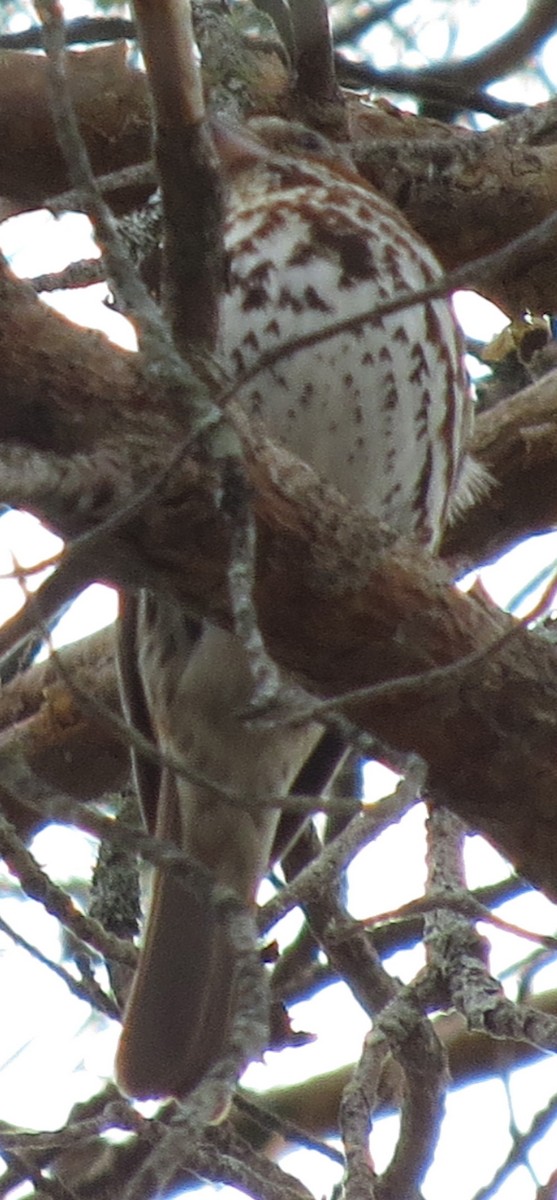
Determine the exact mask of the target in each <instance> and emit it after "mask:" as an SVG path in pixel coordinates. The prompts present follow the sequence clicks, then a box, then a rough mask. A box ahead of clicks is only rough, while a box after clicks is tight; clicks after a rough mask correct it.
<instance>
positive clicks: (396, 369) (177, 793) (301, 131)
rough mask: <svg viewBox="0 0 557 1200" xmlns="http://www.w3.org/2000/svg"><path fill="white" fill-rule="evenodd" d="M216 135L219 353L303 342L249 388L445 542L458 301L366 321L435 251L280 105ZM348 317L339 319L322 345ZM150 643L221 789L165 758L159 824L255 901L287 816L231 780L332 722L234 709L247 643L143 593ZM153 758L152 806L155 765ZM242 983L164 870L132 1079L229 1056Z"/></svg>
mask: <svg viewBox="0 0 557 1200" xmlns="http://www.w3.org/2000/svg"><path fill="white" fill-rule="evenodd" d="M216 142H217V149H218V151H219V154H220V156H221V159H222V163H223V168H224V171H225V174H226V177H227V180H228V184H229V208H228V218H227V224H226V246H227V251H228V255H229V262H230V272H229V287H228V291H227V294H226V296H225V299H224V303H223V312H222V345H221V349H222V356H223V361H224V363H225V365H226V366H227V368H228V370H229V372H230V374H231V375H232V377H238V376H240V375H242V374H243V372H245V371H246V370H248V369H249V368H252V367H254V366H255V365H256V364H257V362H258V360H259V358H260V356H261V355H262V354H264V353H266V352H268V351H269V350H274V349H275V348H278V347H280V346H281V345H283V344H284V343H286V342H289V341H291V340H292V339H293V338H295V337H306V343H305V344H303V345H302V346H300V347H299V348H298V349H297V350H294V351H289V352H288V353H287V354H286V355H285V356H284V357H282V358H279V359H277V360H275V361H274V365H272V366H269V367H268V368H266V369H264V370H262V371H261V372H260V373H259V374H258V375H256V376H253V379H252V381H251V382H249V383H244V384H243V385H242V387H241V389H240V390H239V397H238V398H239V399H240V400H241V402H242V403H243V405H244V406H245V408H246V409H247V411H248V412H249V413H252V414H257V416H258V417H260V418H261V419H262V420H263V422H264V423H265V426H266V428H267V430H268V432H269V434H270V435H271V436H272V437H274V438H275V439H277V440H280V441H281V442H283V443H284V444H285V445H286V446H287V447H288V448H289V449H290V450H292V451H293V452H295V453H296V454H297V455H298V456H299V457H300V458H302V459H305V460H306V461H307V462H308V463H310V464H311V465H312V467H314V468H315V470H317V471H318V472H319V473H320V474H321V475H322V476H323V477H324V478H325V479H327V480H328V481H329V482H331V483H333V484H335V485H336V486H337V487H338V488H339V489H340V490H341V491H342V492H344V494H345V495H346V496H347V497H348V498H349V499H350V500H352V501H354V502H355V503H357V504H359V505H363V506H365V507H366V508H367V509H368V510H369V511H370V512H372V513H373V514H375V515H376V516H377V517H378V518H380V519H381V520H382V521H384V522H386V523H387V524H389V525H391V526H392V527H394V529H396V530H398V531H399V532H401V533H405V534H413V535H415V536H416V538H417V539H419V540H420V541H421V542H423V543H424V544H425V545H428V546H430V547H431V548H433V549H434V548H435V546H436V543H437V542H438V539H439V537H440V534H441V532H442V529H443V526H444V524H445V522H446V520H447V519H448V517H449V515H450V513H451V512H452V511H454V510H455V507H457V506H458V505H459V504H466V503H468V502H470V498H471V495H472V493H473V491H474V481H475V479H476V480H477V481H479V478H480V477H479V471H478V468H476V467H475V466H474V464H471V463H470V461H469V460H468V459H467V458H466V455H465V442H466V439H467V435H468V426H469V398H468V392H467V388H466V384H465V380H464V376H463V369H462V362H461V350H460V342H459V336H458V333H457V330H456V328H455V323H454V318H453V314H452V310H451V307H450V304H449V303H448V302H447V301H446V300H444V299H438V300H430V301H427V302H426V303H422V304H414V305H412V306H411V307H406V308H404V309H402V311H400V312H396V313H395V314H393V315H390V316H385V317H373V316H372V317H367V318H366V320H365V321H364V320H362V316H363V315H364V314H366V313H367V312H369V311H370V310H372V309H373V307H374V306H375V305H377V304H378V303H380V302H381V301H383V300H386V299H389V298H390V297H392V296H395V295H396V294H397V293H398V292H401V291H410V290H412V289H417V288H421V287H423V286H424V284H428V283H430V282H431V281H432V280H435V279H436V278H437V277H438V276H439V274H440V268H439V266H438V264H437V262H436V260H435V258H434V257H433V255H432V254H431V253H430V251H429V250H428V249H427V247H426V246H425V245H424V244H423V243H422V241H421V240H420V238H419V237H418V236H417V234H415V233H414V232H413V230H412V229H411V228H410V227H409V226H408V224H407V223H406V221H405V220H404V218H403V216H402V215H401V213H399V212H398V211H397V210H396V209H395V208H394V207H393V206H392V205H391V204H390V203H388V202H387V201H386V200H385V199H383V197H382V196H380V195H379V194H378V193H377V192H375V191H374V190H372V189H371V188H370V187H369V186H368V185H367V184H366V183H365V181H363V180H362V179H361V178H360V177H359V176H358V175H357V174H355V172H354V169H353V167H351V166H350V164H349V162H348V161H347V159H345V158H344V157H343V155H342V153H341V152H340V151H339V150H338V148H334V147H332V146H331V145H330V144H329V143H328V142H327V141H325V139H323V138H322V137H321V136H320V135H318V134H315V133H313V132H312V131H310V130H308V129H305V128H302V127H300V126H293V125H289V124H288V123H287V122H284V121H281V120H277V119H270V118H268V119H260V120H258V121H256V122H252V123H251V126H250V127H249V129H248V131H247V132H245V133H238V134H233V133H232V132H230V131H223V130H222V129H221V130H220V131H217V133H216ZM340 319H342V320H344V321H348V324H347V325H345V326H344V328H343V329H342V331H339V332H336V333H334V332H333V333H331V335H330V336H329V337H328V338H326V339H325V340H318V341H315V342H314V343H313V344H311V335H312V334H315V333H316V332H318V331H320V330H322V329H323V328H324V327H326V326H327V324H331V323H333V322H335V321H338V320H340ZM308 335H309V336H308ZM136 636H137V647H136V648H137V663H138V668H139V676H140V680H141V686H142V689H143V700H142V702H141V703H142V704H143V711H144V712H146V713H147V714H148V717H149V721H150V724H151V728H152V732H153V735H154V738H155V740H156V742H157V744H158V745H159V746H160V747H161V748H162V749H163V750H165V751H167V752H172V753H173V754H175V755H179V756H180V757H181V758H182V759H185V760H186V761H187V762H188V763H189V764H190V765H191V767H192V768H193V770H194V771H195V772H197V773H198V774H199V773H200V774H202V775H203V776H204V777H205V778H208V779H210V780H211V781H212V783H213V784H214V786H213V787H211V786H210V785H209V784H207V785H205V784H203V785H201V784H197V783H193V782H190V781H189V780H188V781H186V780H185V779H184V778H183V777H182V778H179V779H176V778H175V777H174V776H173V775H172V773H171V772H170V771H164V772H163V777H162V782H161V785H160V794H159V802H158V815H157V821H156V831H157V833H158V834H160V836H162V837H165V838H171V839H173V840H174V841H175V842H176V844H177V845H179V846H180V847H182V848H183V849H184V850H185V851H186V852H187V853H188V854H189V855H191V856H193V857H194V858H196V859H197V860H198V861H200V862H201V863H203V864H205V866H207V867H208V868H209V869H210V870H211V871H212V872H213V873H214V877H215V878H216V880H217V881H218V882H219V883H221V884H223V885H226V886H228V887H229V888H231V889H233V891H234V892H235V893H236V894H237V895H238V896H239V897H240V898H241V899H242V900H244V901H246V902H248V903H253V901H254V899H255V893H256V889H257V886H258V884H259V882H260V881H261V878H262V877H263V875H264V874H265V871H266V869H267V866H268V862H269V855H270V852H271V847H272V842H273V837H274V834H275V830H276V824H277V818H276V815H275V814H273V813H271V812H270V811H269V809H267V808H262V809H261V810H260V811H256V812H253V811H250V812H248V811H241V810H240V809H238V808H237V807H236V806H234V807H231V806H230V805H228V804H227V803H226V802H224V801H223V800H222V798H221V796H219V785H221V786H223V785H225V786H226V787H228V788H232V789H233V790H234V791H235V792H236V793H239V794H241V795H245V796H246V797H249V798H256V797H264V796H266V797H268V796H271V795H277V794H285V793H286V791H287V790H288V788H289V787H290V786H291V785H292V782H293V780H294V779H295V776H296V774H297V773H298V771H299V770H300V768H301V767H302V765H303V763H304V762H305V761H306V759H307V758H308V756H309V755H310V754H311V752H312V750H313V748H314V747H315V745H316V743H317V741H318V738H319V736H320V730H319V729H318V728H317V727H316V726H315V725H311V726H306V727H304V728H296V729H287V728H276V729H265V730H264V729H261V728H259V729H254V728H250V727H248V726H246V724H245V722H243V721H242V720H241V718H240V716H239V715H238V714H240V713H241V712H242V711H245V710H246V708H247V706H248V704H249V700H250V697H251V695H252V688H253V685H252V680H251V677H250V673H249V669H248V665H247V661H246V657H245V653H244V650H243V647H242V645H241V644H240V643H239V642H238V641H237V640H236V639H235V638H234V637H233V636H232V635H231V634H228V633H226V632H224V631H223V630H220V629H216V628H214V627H210V626H205V627H202V628H195V626H194V625H192V623H191V622H189V621H188V620H187V619H186V618H185V617H184V615H183V614H182V613H181V612H180V611H179V610H178V608H175V607H173V606H172V604H171V602H167V601H164V600H161V599H160V597H156V598H155V597H151V596H148V595H145V596H144V597H143V599H142V601H141V602H140V611H139V619H138V624H137V634H136ZM132 715H134V712H133V707H132ZM141 771H142V773H143V777H144V787H143V792H144V793H145V792H149V793H150V795H151V799H152V793H153V789H154V788H155V782H154V780H153V772H152V769H151V768H149V767H147V766H146V765H145V764H144V765H143V768H140V773H141ZM149 776H150V778H149ZM146 777H147V778H146ZM233 993H234V964H233V958H232V952H231V949H230V947H229V945H228V944H227V940H226V937H225V934H224V930H223V927H222V925H221V924H220V923H219V920H218V919H217V917H216V915H215V910H214V907H213V906H212V905H211V903H210V901H209V899H208V898H207V899H206V900H204V899H203V897H202V896H201V895H200V896H191V895H189V894H188V893H187V892H186V891H185V890H184V889H183V888H182V887H181V886H180V885H179V883H177V882H176V880H175V878H174V877H173V876H171V875H169V874H168V873H166V874H165V873H163V872H155V878H154V885H153V895H152V900H151V905H150V911H149V917H148V921H147V929H146V934H145V941H144V946H143V950H142V953H141V957H140V964H139V968H138V971H137V974H136V978H135V983H134V985H133V988H132V993H131V997H130V1000H129V1003H128V1008H127V1013H126V1018H125V1022H124V1031H123V1036H122V1039H121V1043H120V1047H119V1054H118V1064H117V1066H118V1078H119V1081H120V1083H121V1085H122V1087H123V1089H124V1090H125V1091H127V1092H129V1093H130V1094H131V1095H134V1096H137V1097H147V1096H163V1095H174V1096H177V1097H181V1096H184V1095H185V1094H186V1093H187V1092H188V1091H189V1090H190V1089H191V1088H192V1087H193V1086H195V1084H196V1083H197V1082H198V1081H199V1080H200V1079H201V1078H202V1077H203V1074H204V1073H205V1072H206V1070H207V1069H208V1068H209V1067H210V1066H211V1065H212V1064H213V1063H214V1062H215V1061H216V1060H217V1059H218V1057H219V1054H220V1053H221V1052H222V1049H223V1045H224V1043H225V1037H226V1030H227V1021H228V1018H229V1014H230V1010H231V1005H232V1003H233Z"/></svg>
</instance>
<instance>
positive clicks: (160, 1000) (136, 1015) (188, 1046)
mask: <svg viewBox="0 0 557 1200" xmlns="http://www.w3.org/2000/svg"><path fill="white" fill-rule="evenodd" d="M203 891H204V889H203V886H202V885H201V886H200V887H199V888H196V890H195V892H194V893H192V891H191V890H190V888H189V887H186V886H185V885H184V883H183V882H181V881H180V879H179V877H178V876H177V875H174V874H172V873H169V872H168V871H163V870H157V871H156V872H155V879H154V887H153V896H152V900H151V905H150V909H149V916H148V920H147V928H146V931H145V939H144V945H143V948H142V952H141V957H140V961H139V966H138V969H137V972H136V975H135V979H134V982H133V985H132V989H131V994H130V997H129V1000H128V1004H127V1009H126V1017H125V1021H124V1029H123V1033H122V1037H121V1040H120V1045H119V1048H118V1055H117V1061H116V1077H117V1080H118V1084H119V1086H120V1087H121V1089H122V1091H123V1092H125V1093H126V1094H128V1095H131V1096H134V1097H136V1098H137V1099H147V1098H150V1097H162V1096H175V1097H176V1098H177V1099H180V1098H181V1097H183V1096H185V1095H186V1094H187V1093H188V1092H190V1091H191V1090H192V1088H194V1087H195V1086H196V1085H197V1084H198V1083H199V1082H200V1080H201V1079H202V1078H203V1076H204V1075H205V1074H206V1072H207V1071H208V1070H209V1069H210V1067H212V1066H213V1065H214V1064H215V1063H216V1062H217V1061H218V1059H219V1058H221V1057H222V1055H223V1052H224V1049H225V1045H226V1038H227V1033H228V1029H229V1024H230V1015H231V1010H232V1007H233V1001H234V988H235V978H234V975H235V972H234V956H233V952H232V947H231V946H230V943H229V940H228V938H227V936H226V931H225V927H224V925H223V923H222V921H221V920H220V919H219V916H218V913H217V911H216V909H215V906H214V904H212V903H211V895H210V892H211V885H210V883H209V882H208V883H207V895H206V896H204V895H203V894H202V893H203Z"/></svg>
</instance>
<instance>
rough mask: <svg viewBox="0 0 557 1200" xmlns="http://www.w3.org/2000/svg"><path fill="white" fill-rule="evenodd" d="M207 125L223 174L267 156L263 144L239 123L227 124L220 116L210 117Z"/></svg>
mask: <svg viewBox="0 0 557 1200" xmlns="http://www.w3.org/2000/svg"><path fill="white" fill-rule="evenodd" d="M209 126H210V129H211V133H212V135H213V141H214V143H215V149H216V151H217V154H218V156H219V160H220V163H221V166H222V168H223V170H224V172H225V174H227V173H228V172H231V173H232V172H234V171H237V170H239V169H245V168H246V167H249V166H252V165H255V164H256V163H258V162H262V161H263V160H266V159H267V158H268V157H269V151H268V150H267V149H266V148H265V146H263V145H262V144H261V142H260V141H258V140H257V138H255V137H252V135H251V134H250V133H249V131H248V130H247V129H245V128H242V127H241V126H240V125H229V124H228V123H227V122H226V121H223V119H222V117H211V118H210V120H209Z"/></svg>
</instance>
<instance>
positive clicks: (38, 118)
mask: <svg viewBox="0 0 557 1200" xmlns="http://www.w3.org/2000/svg"><path fill="white" fill-rule="evenodd" d="M223 28H224V27H223V25H222V23H221V22H216V23H215V25H214V27H213V25H212V24H211V23H210V22H209V25H208V26H207V27H205V28H204V30H203V48H204V56H205V82H206V86H207V87H210V89H211V95H212V97H213V102H215V97H216V103H217V106H219V105H220V106H221V107H222V106H223V105H224V104H225V100H224V99H223V97H224V96H225V95H226V85H227V83H229V80H230V72H231V66H230V61H229V57H230V56H229V57H228V58H226V57H224V58H223V55H222V46H223V44H226V45H227V49H229V48H230V47H231V46H232V45H233V48H234V71H235V73H236V78H237V79H239V80H241V87H240V88H239V89H236V91H235V107H234V109H233V110H232V115H233V116H236V117H237V118H238V119H241V118H242V117H245V116H249V115H252V114H254V113H261V112H266V113H267V112H276V113H279V114H282V115H288V116H297V115H298V116H299V113H300V97H299V95H298V93H297V91H296V88H295V79H294V75H293V74H292V73H289V72H288V71H287V69H286V67H285V64H284V62H283V61H281V58H280V56H279V54H278V53H277V52H276V50H273V48H272V47H271V48H269V46H268V45H267V44H264V43H261V44H259V43H257V42H256V43H255V44H252V43H244V42H243V41H242V39H241V38H239V37H238V35H237V33H236V32H235V31H234V30H232V32H230V36H229V37H228V35H227V36H226V38H225V39H224V42H223V36H224V35H223ZM226 28H227V29H228V26H227V27H226ZM198 37H199V33H198ZM0 62H1V64H2V71H1V72H0V102H1V103H0V112H1V113H2V116H1V118H0V178H1V179H2V189H1V193H2V199H1V201H0V214H1V215H2V216H4V217H5V216H8V215H11V214H13V213H16V212H20V211H23V210H25V209H29V208H34V207H39V206H41V205H42V204H44V203H45V201H46V200H47V199H48V198H49V197H52V196H53V195H56V194H57V193H59V192H60V191H61V190H62V189H64V188H65V187H67V179H66V173H65V170H64V167H63V164H62V160H61V156H60V152H59V150H58V146H57V144H56V139H55V135H54V129H53V125H52V121H51V118H50V114H49V111H48V103H47V93H46V80H45V65H44V59H43V58H40V57H38V56H34V55H27V54H26V55H23V54H19V53H17V52H14V51H6V52H4V54H2V55H1V56H0ZM70 64H71V80H72V90H73V95H74V100H75V104H76V109H77V112H78V116H79V118H80V122H81V128H82V132H83V136H84V139H85V142H86V145H87V147H88V150H89V153H90V155H91V158H92V161H93V166H94V169H95V172H96V173H97V174H98V175H103V174H106V173H108V172H112V171H115V170H118V169H119V168H122V167H127V166H129V165H130V164H141V163H144V162H145V161H146V160H147V159H148V157H149V153H150V149H149V148H150V131H149V121H150V110H149V102H148V91H147V83H146V79H145V77H144V76H143V75H142V74H141V73H140V72H139V71H136V70H133V69H132V68H131V67H130V66H129V64H128V62H127V61H126V58H125V55H124V51H123V49H122V48H121V47H120V46H118V45H115V46H109V47H107V48H102V49H94V50H89V51H86V52H84V53H82V54H72V55H70ZM345 101H346V103H345V104H343V103H342V102H341V101H339V103H338V104H334V103H332V102H331V100H330V99H329V100H327V103H326V104H324V105H323V107H322V108H321V109H319V108H318V106H316V105H315V104H314V105H313V107H312V117H313V120H314V121H315V123H317V124H318V125H319V126H320V127H322V128H323V129H324V130H325V132H329V133H330V134H331V135H332V136H333V137H334V136H340V137H341V138H342V137H343V136H344V130H345V128H346V125H347V126H348V129H349V133H350V140H351V142H352V144H353V146H354V152H355V159H356V163H357V165H358V168H359V170H360V171H361V172H362V174H363V175H364V176H365V177H366V178H367V179H368V180H369V181H370V182H371V183H373V185H374V186H375V187H377V188H378V189H379V190H380V191H384V192H385V193H386V194H387V195H388V196H389V197H390V198H391V199H392V200H394V202H395V203H396V204H398V205H399V207H400V208H401V209H402V211H403V212H404V213H405V215H406V216H407V217H408V219H409V221H410V222H411V223H412V224H414V225H415V227H416V228H417V229H418V230H419V232H420V233H421V234H422V236H423V237H424V238H425V239H426V241H428V242H429V243H430V245H431V246H432V247H433V249H434V250H435V252H436V253H437V255H438V257H439V259H440V260H441V262H442V263H443V265H444V266H445V267H446V268H447V269H451V268H453V267H456V266H460V265H462V264H463V263H466V262H469V261H470V260H473V259H475V258H476V257H478V256H480V255H483V254H485V253H486V251H493V250H496V249H498V248H500V247H502V246H504V245H505V244H506V243H507V242H509V241H510V240H511V239H512V238H514V237H517V236H518V235H520V234H522V233H524V232H526V231H527V230H531V229H532V228H533V227H534V226H536V225H537V224H539V222H540V221H543V220H544V219H545V218H547V217H549V216H551V215H552V214H553V213H554V212H555V207H556V196H557V150H556V148H555V125H556V118H555V113H556V111H557V102H556V101H555V100H551V101H548V102H547V104H544V105H539V106H538V108H536V109H533V110H530V111H528V112H525V113H521V114H519V115H518V116H515V117H512V118H510V119H508V120H507V121H505V122H503V123H502V124H501V125H499V126H497V127H496V128H494V129H492V130H490V131H488V132H486V133H473V132H471V131H469V130H465V129H462V128H454V127H453V128H448V127H447V126H444V125H441V124H440V123H439V122H437V121H433V120H426V119H420V118H417V117H414V116H412V115H411V114H409V113H404V112H400V111H399V110H398V109H395V108H393V107H392V106H391V105H388V104H384V103H381V102H379V103H378V104H375V105H370V104H369V103H368V102H367V101H362V100H361V98H359V97H354V96H352V97H350V96H349V94H348V93H347V94H345ZM229 111H230V110H229ZM306 116H307V114H306ZM339 131H340V133H339ZM145 194H146V186H145V183H144V182H142V183H141V184H137V185H136V186H135V187H133V186H131V187H128V188H125V189H119V190H118V191H116V192H115V193H114V194H113V197H112V199H113V203H114V205H115V207H116V208H117V209H118V211H122V210H123V209H124V208H129V207H130V206H134V205H137V204H138V203H140V202H141V200H142V199H144V197H145ZM556 243H557V236H556V234H555V232H553V233H552V234H551V235H550V236H549V237H546V238H544V239H542V240H540V243H539V246H537V247H536V248H535V250H533V249H532V247H530V248H529V249H528V250H527V251H526V252H524V253H522V254H521V255H520V256H519V257H518V258H517V259H516V262H515V263H514V264H513V266H512V268H509V267H508V266H506V267H505V269H504V271H502V272H500V273H499V274H498V275H495V276H493V275H490V277H489V278H487V277H485V276H484V275H482V273H481V272H479V273H478V277H477V281H476V282H475V284H474V286H475V287H476V288H477V290H478V291H479V292H480V293H482V294H484V295H486V296H488V297H489V298H490V299H493V300H495V301H496V302H497V303H498V304H500V305H501V307H503V309H504V310H505V311H507V312H509V313H510V314H514V313H517V312H522V311H524V309H526V308H530V309H532V310H533V311H539V312H546V311H553V310H554V309H555V308H556V307H557V285H556V283H555V273H554V271H553V270H552V262H553V259H554V255H555V249H556Z"/></svg>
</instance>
